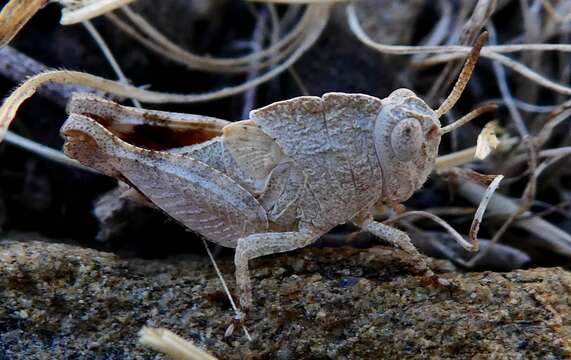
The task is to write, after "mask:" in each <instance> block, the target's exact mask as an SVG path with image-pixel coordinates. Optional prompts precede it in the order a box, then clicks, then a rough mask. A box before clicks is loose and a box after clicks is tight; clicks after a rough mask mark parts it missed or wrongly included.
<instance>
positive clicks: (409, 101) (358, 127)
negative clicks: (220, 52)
mask: <svg viewBox="0 0 571 360" xmlns="http://www.w3.org/2000/svg"><path fill="white" fill-rule="evenodd" d="M484 41H485V40H484V36H482V37H480V39H479V40H478V42H477V44H476V46H475V47H474V49H473V51H472V53H471V54H470V56H469V58H468V60H467V61H466V64H465V66H464V68H463V69H462V73H461V74H460V76H459V80H458V82H457V84H456V85H455V87H454V89H453V91H452V93H451V94H450V96H449V97H448V99H446V101H445V102H444V103H443V104H442V105H441V106H440V108H439V109H437V110H436V111H434V110H432V109H431V108H430V107H429V106H428V105H427V104H426V103H425V102H424V101H422V100H421V99H420V98H418V97H417V96H416V95H415V94H414V93H413V92H412V91H410V90H407V89H399V90H396V91H394V92H393V93H392V94H390V95H389V96H388V97H387V98H385V99H382V100H380V99H378V98H375V97H372V96H368V95H362V94H345V93H328V94H325V95H323V96H322V97H313V96H302V97H298V98H294V99H291V100H287V101H281V102H277V103H274V104H271V105H268V106H266V107H264V108H261V109H258V110H254V111H252V112H251V113H250V119H248V120H244V121H239V122H234V123H230V122H227V121H224V120H219V119H214V118H208V117H204V116H196V115H185V114H175V113H169V112H160V111H150V110H140V109H136V108H129V107H125V106H121V105H118V104H115V103H113V102H111V101H108V100H104V99H101V98H97V97H95V96H92V95H76V96H75V97H74V98H73V99H72V100H71V102H70V103H69V106H68V113H69V118H68V120H67V121H66V122H65V124H64V125H63V127H62V129H61V132H62V134H63V136H64V137H65V140H66V143H65V146H64V149H65V153H66V154H67V155H68V156H70V157H72V158H75V159H77V160H79V161H80V162H81V163H82V164H84V165H86V166H89V167H92V168H94V169H96V170H98V171H100V172H102V173H104V174H107V175H109V176H113V177H115V178H118V179H120V180H121V181H124V182H125V183H127V184H129V185H130V186H131V187H132V189H133V190H134V191H136V192H137V193H138V194H139V195H140V196H141V197H142V198H143V199H145V200H146V201H148V202H150V203H152V204H153V205H154V206H156V207H158V208H160V209H162V210H163V211H164V212H166V213H167V214H168V215H170V216H171V217H173V218H174V219H176V220H177V221H178V222H180V223H181V224H183V225H184V226H186V227H188V228H190V229H192V230H193V231H195V232H197V233H199V234H201V235H202V236H204V237H206V238H207V239H208V240H210V241H212V242H215V243H217V244H219V245H222V246H226V247H232V248H236V255H235V264H236V281H237V285H238V288H239V293H240V303H241V306H242V308H243V309H248V308H249V307H250V306H251V304H252V295H251V287H250V280H249V271H248V261H249V260H251V259H253V258H256V257H259V256H263V255H268V254H273V253H278V252H284V251H289V250H293V249H297V248H301V247H304V246H307V245H309V244H311V243H313V242H314V241H315V240H316V239H318V238H319V237H320V236H321V235H323V234H324V233H326V232H328V231H329V230H330V229H332V228H333V227H334V226H336V225H338V224H341V223H346V222H352V223H354V224H356V225H357V226H359V227H360V228H361V229H363V230H366V231H370V232H371V233H373V234H374V235H376V236H378V237H381V238H383V239H385V240H387V241H388V242H390V243H392V244H394V245H396V246H398V247H400V248H402V249H403V250H405V251H406V252H408V253H410V254H413V255H414V256H416V257H417V258H418V264H419V266H420V267H422V269H423V270H424V271H425V272H426V273H427V274H428V275H430V276H433V274H432V272H431V271H430V270H429V269H428V266H427V264H426V262H425V260H424V258H423V257H422V256H421V255H420V254H419V253H418V252H417V250H416V248H415V247H414V246H413V244H412V243H411V241H410V239H409V237H408V236H407V235H406V233H404V232H402V231H400V230H398V229H396V228H393V227H390V226H388V225H385V224H383V223H380V222H377V221H374V220H373V217H372V209H373V207H374V206H375V205H378V204H380V203H382V204H389V205H396V204H400V203H402V202H404V201H405V200H407V199H408V198H409V197H410V196H411V195H412V194H413V193H414V192H415V191H416V190H418V189H419V188H420V187H421V186H422V185H423V184H424V182H425V181H426V179H427V177H428V175H429V174H430V173H431V171H432V169H433V166H434V161H435V159H436V156H437V153H438V147H439V144H440V140H441V136H442V135H443V134H444V133H447V132H449V131H451V130H452V129H454V128H456V127H458V126H461V125H462V124H463V123H465V122H466V121H468V120H470V119H471V118H473V117H474V114H472V113H471V114H468V115H467V116H466V117H465V118H463V119H460V120H458V121H457V122H455V123H453V124H451V125H449V126H446V127H441V125H440V121H439V120H438V119H439V117H441V116H442V115H443V114H444V113H446V112H447V111H448V110H449V109H450V108H451V107H452V106H453V105H454V104H455V102H456V101H457V100H458V98H459V96H460V94H461V92H462V91H463V89H464V87H465V86H466V83H467V82H468V79H469V77H470V75H471V73H472V71H473V68H474V66H475V63H476V60H477V58H478V55H479V51H480V49H481V47H482V45H483V43H484ZM9 111H15V110H10V109H8V110H7V112H9ZM149 128H150V129H153V131H152V132H149V134H148V135H147V136H144V134H142V130H144V129H147V130H148V129H149ZM463 245H464V246H465V247H466V248H468V249H470V250H476V249H477V242H476V241H475V238H474V239H473V241H472V242H470V243H468V242H465V243H463ZM442 283H444V281H442Z"/></svg>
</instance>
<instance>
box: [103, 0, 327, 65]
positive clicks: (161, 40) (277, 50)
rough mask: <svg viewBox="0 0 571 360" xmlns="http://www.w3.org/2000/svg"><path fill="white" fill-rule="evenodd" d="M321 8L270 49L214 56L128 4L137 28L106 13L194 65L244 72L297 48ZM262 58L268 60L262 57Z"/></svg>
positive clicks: (157, 48) (160, 50) (159, 49)
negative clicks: (185, 44) (172, 36)
mask: <svg viewBox="0 0 571 360" xmlns="http://www.w3.org/2000/svg"><path fill="white" fill-rule="evenodd" d="M320 8H321V6H319V5H317V6H315V5H310V6H308V8H307V10H306V11H305V13H304V15H303V16H302V18H301V19H300V21H299V22H298V23H297V24H296V26H295V27H294V28H293V29H292V30H290V31H289V32H288V33H287V34H286V35H285V36H284V37H283V38H282V39H280V40H279V41H277V42H276V43H275V44H272V45H271V46H270V47H268V48H267V49H263V50H260V51H257V52H254V53H251V54H248V55H244V56H239V57H235V58H213V57H210V56H202V55H197V54H194V53H191V52H189V51H187V50H185V49H183V48H182V47H180V46H179V45H177V44H175V43H173V42H172V41H170V40H169V39H168V38H167V37H165V36H164V35H163V34H162V33H160V32H159V31H158V30H157V29H156V28H155V27H153V26H152V25H151V24H150V23H149V22H148V21H147V20H146V19H144V18H143V17H142V16H140V15H139V14H137V13H135V12H134V11H132V10H131V9H129V8H128V7H125V8H124V9H123V10H122V11H123V13H124V14H125V15H126V16H127V18H128V19H129V20H130V21H131V22H132V23H133V24H134V25H135V26H136V28H135V27H133V26H131V25H129V24H127V23H126V22H124V21H123V20H122V19H120V18H119V17H118V16H117V15H115V14H108V15H106V17H107V18H108V19H109V20H110V21H111V22H112V23H113V24H114V25H115V26H117V27H118V28H119V29H120V30H122V31H123V32H125V33H126V34H127V35H129V36H131V37H132V38H133V39H135V40H136V41H138V42H140V43H141V44H142V45H144V46H145V47H147V48H148V49H150V50H151V51H154V52H156V53H157V54H159V55H161V56H165V57H167V58H169V59H171V60H173V61H175V62H178V63H180V64H182V65H185V66H188V67H189V68H191V69H197V70H203V71H211V72H220V73H242V72H248V71H251V70H253V69H261V68H264V67H268V66H270V65H274V64H276V63H279V62H280V61H282V60H283V59H284V58H285V57H287V56H288V55H289V54H291V53H292V52H294V51H295V50H296V49H297V48H298V47H299V46H300V45H301V44H302V43H303V41H304V39H305V38H306V37H307V36H308V35H309V34H311V32H312V31H311V30H312V28H313V27H314V26H315V25H314V24H315V23H316V21H317V16H320V14H321V9H320ZM261 59H264V60H263V61H261Z"/></svg>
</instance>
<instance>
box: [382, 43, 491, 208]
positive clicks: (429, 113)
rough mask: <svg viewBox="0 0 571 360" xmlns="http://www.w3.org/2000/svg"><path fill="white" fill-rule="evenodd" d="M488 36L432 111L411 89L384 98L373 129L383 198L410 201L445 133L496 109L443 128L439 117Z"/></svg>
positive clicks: (463, 82) (454, 97)
mask: <svg viewBox="0 0 571 360" xmlns="http://www.w3.org/2000/svg"><path fill="white" fill-rule="evenodd" d="M487 36H488V35H487V33H486V32H484V33H482V34H481V35H480V36H479V37H478V39H477V40H476V42H475V44H474V47H473V48H472V51H471V52H470V54H469V55H468V58H467V59H466V62H465V64H464V67H463V68H462V71H461V72H460V75H459V76H458V79H457V81H456V84H455V85H454V88H453V89H452V91H451V92H450V94H449V95H448V97H447V98H446V100H445V101H444V102H443V103H442V104H441V105H440V107H439V108H438V109H436V110H432V109H431V108H430V107H429V106H428V105H427V104H426V103H425V102H424V101H422V100H421V99H420V98H418V97H417V96H416V95H415V94H414V93H413V92H412V91H410V90H408V89H398V90H395V91H393V92H392V93H391V94H390V95H389V97H388V98H386V99H384V100H383V107H382V110H381V112H380V113H379V115H378V116H377V120H376V123H375V132H374V136H375V150H376V151H377V157H378V158H379V161H380V164H381V169H382V172H383V194H382V199H383V200H385V201H387V202H394V203H401V202H403V201H405V200H407V199H408V198H409V197H410V196H411V195H412V194H413V193H414V192H415V191H416V190H418V189H419V188H420V187H421V186H422V184H424V182H425V181H426V179H427V178H428V175H429V174H430V172H431V171H432V168H433V166H434V162H435V160H436V156H437V155H438V146H439V145H440V139H441V137H442V135H443V134H446V133H448V132H451V131H453V130H454V129H456V128H458V127H460V126H462V125H463V124H465V123H466V122H468V121H470V120H472V119H473V118H474V117H476V116H477V115H479V114H481V113H483V112H485V111H489V110H493V109H494V108H495V107H490V106H488V107H487V108H485V109H484V108H482V109H480V110H476V111H473V112H471V113H470V114H468V115H466V116H465V117H463V118H462V119H460V120H458V121H456V122H454V123H452V124H450V125H448V126H446V127H443V128H441V126H440V121H439V120H438V119H439V118H440V117H441V116H442V115H444V114H446V113H447V112H448V111H449V110H450V109H451V108H452V107H453V106H454V104H456V102H457V101H458V99H459V98H460V95H461V94H462V92H463V91H464V89H465V88H466V85H467V84H468V80H470V76H471V75H472V72H473V71H474V67H475V66H476V62H477V60H478V57H479V56H480V50H481V49H482V47H483V46H484V43H485V42H486V39H487Z"/></svg>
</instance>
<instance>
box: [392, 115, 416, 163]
mask: <svg viewBox="0 0 571 360" xmlns="http://www.w3.org/2000/svg"><path fill="white" fill-rule="evenodd" d="M422 141H423V139H422V127H421V126H420V122H419V121H418V120H416V119H414V118H407V119H404V120H401V121H399V123H398V124H396V126H395V127H394V129H393V131H392V133H391V147H392V148H393V152H394V154H395V156H396V157H397V159H399V160H400V161H410V160H412V159H414V158H416V157H417V155H418V154H419V153H420V149H421V147H422Z"/></svg>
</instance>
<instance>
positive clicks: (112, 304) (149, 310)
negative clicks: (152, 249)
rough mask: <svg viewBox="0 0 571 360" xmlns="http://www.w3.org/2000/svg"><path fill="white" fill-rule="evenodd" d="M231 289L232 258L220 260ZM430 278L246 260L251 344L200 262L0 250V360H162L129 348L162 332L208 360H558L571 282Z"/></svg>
mask: <svg viewBox="0 0 571 360" xmlns="http://www.w3.org/2000/svg"><path fill="white" fill-rule="evenodd" d="M219 265H220V267H221V270H222V271H223V273H224V274H225V277H226V279H227V280H228V283H229V286H230V287H231V288H233V280H232V275H231V274H232V272H233V265H232V259H230V258H226V259H221V260H219ZM433 268H434V269H435V270H436V271H437V272H439V273H441V274H442V276H443V277H445V278H448V279H450V280H451V281H452V282H453V283H454V284H456V285H457V286H458V289H456V290H446V289H441V288H436V287H434V286H430V285H429V284H426V282H425V281H424V279H423V277H422V276H419V275H417V274H415V273H414V270H413V269H414V266H413V264H412V263H411V259H409V258H408V257H407V255H406V254H404V253H402V252H401V251H398V250H394V249H390V248H383V247H377V248H372V249H366V250H355V249H347V248H342V249H317V248H313V249H304V250H300V251H296V252H291V253H288V254H285V255H278V256H271V257H266V258H263V259H260V260H257V261H254V264H253V275H254V280H253V281H254V298H255V307H254V309H253V311H252V313H251V315H250V318H249V320H248V321H247V327H248V330H249V331H250V333H251V334H252V335H253V336H254V337H255V339H254V341H252V342H251V343H248V342H247V341H246V339H245V337H244V336H243V335H242V332H241V331H239V329H236V330H235V331H234V334H233V335H231V336H230V337H228V338H224V332H225V331H226V329H227V327H228V326H229V324H230V322H231V318H232V316H233V312H232V310H231V307H230V304H229V302H228V300H227V299H226V297H225V295H224V293H223V292H222V288H221V286H220V283H219V281H218V279H217V278H216V275H215V273H214V270H213V268H212V266H211V265H210V264H209V262H208V259H207V258H206V256H204V257H202V256H198V255H185V256H184V257H178V258H171V259H167V260H152V261H151V260H138V259H120V258H118V257H117V256H115V255H112V254H109V253H104V252H99V251H96V250H93V249H87V248H81V247H77V246H72V245H65V244H58V243H49V242H42V241H26V242H21V241H10V240H4V241H2V242H0V273H1V274H2V275H1V276H0V359H18V358H25V359H68V358H81V359H96V358H97V359H135V358H136V359H142V358H162V357H161V355H156V354H155V353H153V352H152V351H150V350H147V349H144V348H142V347H141V346H140V345H138V344H137V335H136V334H137V332H138V331H139V330H140V328H141V327H142V326H144V325H147V326H154V327H166V328H168V329H170V330H172V331H174V332H176V333H178V334H179V335H182V336H183V337H185V338H187V339H189V340H192V341H193V342H195V343H196V344H197V345H199V346H200V347H202V348H204V349H207V350H208V351H209V352H210V353H212V354H215V355H216V356H218V357H220V358H229V359H240V358H250V359H258V358H278V359H298V358H371V359H376V358H399V359H402V358H472V359H474V358H475V359H480V358H482V359H483V358H526V359H529V358H542V359H563V358H568V357H569V356H571V351H570V348H571V311H570V308H571V294H570V293H571V291H570V289H571V274H570V273H569V272H566V271H564V270H562V269H559V268H552V269H534V270H527V271H515V272H511V273H490V272H486V273H470V274H461V273H456V272H453V271H452V270H453V269H452V268H451V266H450V265H449V264H447V263H446V262H436V261H435V262H433Z"/></svg>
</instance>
